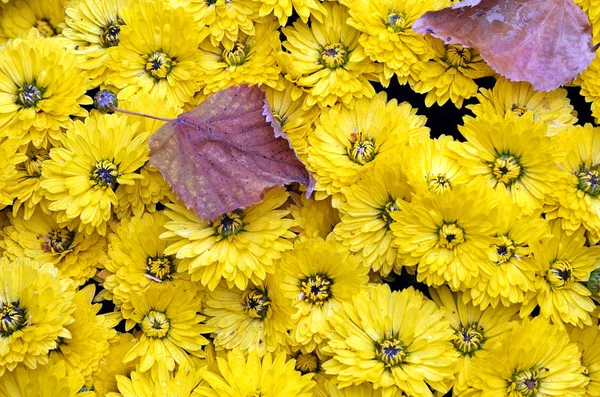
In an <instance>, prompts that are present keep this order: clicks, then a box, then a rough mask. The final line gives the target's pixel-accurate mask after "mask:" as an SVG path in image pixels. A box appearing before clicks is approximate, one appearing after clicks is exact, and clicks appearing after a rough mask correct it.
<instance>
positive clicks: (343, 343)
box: [323, 284, 458, 397]
mask: <svg viewBox="0 0 600 397" xmlns="http://www.w3.org/2000/svg"><path fill="white" fill-rule="evenodd" d="M353 295H355V297H354V299H353V300H352V301H348V302H346V303H345V304H344V310H342V311H336V312H334V314H333V319H332V326H333V330H334V333H333V334H332V335H331V339H330V340H329V342H328V350H330V351H331V353H333V357H332V358H331V359H330V360H328V361H327V362H326V363H324V364H323V367H324V368H325V371H326V372H327V373H328V374H333V375H336V376H337V378H336V380H337V381H338V382H339V386H340V387H346V386H350V385H360V384H361V383H363V382H370V383H371V384H372V385H373V387H374V388H376V389H379V388H383V389H384V395H387V393H386V392H387V390H388V389H390V391H391V390H395V389H397V388H399V389H400V390H402V391H403V392H404V393H406V394H407V395H409V396H414V397H417V396H418V397H432V396H433V395H434V394H433V392H432V389H433V390H435V391H438V392H442V393H445V392H447V391H448V390H449V386H448V381H452V380H453V379H454V372H455V367H456V363H457V360H458V354H457V353H456V351H455V349H454V347H453V345H452V340H453V330H452V328H451V327H450V323H449V322H448V320H447V319H445V318H444V312H443V311H442V310H439V309H438V307H437V306H436V305H435V303H433V302H432V301H430V300H429V299H427V298H426V297H425V296H424V295H423V294H422V293H421V292H418V291H415V290H414V289H413V288H408V289H405V290H403V291H400V292H391V290H390V287H389V286H388V285H387V284H383V285H378V286H376V287H371V288H368V289H365V290H363V291H362V292H361V293H359V294H356V292H354V294H353Z"/></svg>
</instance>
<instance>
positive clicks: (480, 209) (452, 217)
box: [390, 184, 497, 290]
mask: <svg viewBox="0 0 600 397" xmlns="http://www.w3.org/2000/svg"><path fill="white" fill-rule="evenodd" d="M496 202H497V199H496V196H495V195H494V192H493V191H491V189H488V188H486V187H485V186H484V185H483V184H474V185H473V186H466V185H459V186H455V187H453V188H452V189H451V190H447V191H445V192H443V193H442V194H440V195H436V194H433V193H430V194H428V195H425V196H422V197H413V199H412V201H411V203H410V204H408V203H406V202H403V201H397V204H398V208H399V209H400V211H394V212H392V214H391V215H392V218H394V220H395V221H396V222H394V223H392V224H391V225H390V227H391V229H392V231H393V232H394V235H395V236H396V244H397V246H398V251H399V252H400V253H401V254H403V255H404V256H405V258H404V261H405V265H407V266H413V265H418V267H417V280H418V281H421V282H425V283H427V285H430V286H440V285H442V284H444V283H447V284H448V285H449V286H450V287H451V288H452V289H454V290H459V289H463V288H470V287H473V286H474V285H476V284H477V282H478V278H479V277H481V276H483V275H488V276H489V275H490V274H491V269H490V267H491V266H492V264H491V262H490V260H489V258H488V255H489V252H490V251H491V249H490V245H491V244H493V242H494V240H493V239H492V237H490V235H489V233H490V232H491V230H492V225H491V223H490V222H489V220H488V217H489V213H490V212H491V211H492V210H493V209H494V207H495V205H496Z"/></svg>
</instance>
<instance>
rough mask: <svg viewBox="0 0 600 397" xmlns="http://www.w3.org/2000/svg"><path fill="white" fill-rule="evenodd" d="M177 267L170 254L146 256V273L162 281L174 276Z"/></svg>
mask: <svg viewBox="0 0 600 397" xmlns="http://www.w3.org/2000/svg"><path fill="white" fill-rule="evenodd" d="M174 271H175V267H174V266H173V260H172V258H171V257H169V256H159V255H157V256H149V257H147V258H146V274H147V275H149V276H151V277H154V278H155V279H158V280H160V281H165V280H168V279H170V278H171V277H172V275H173V272H174Z"/></svg>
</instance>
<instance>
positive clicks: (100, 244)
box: [0, 211, 106, 285]
mask: <svg viewBox="0 0 600 397" xmlns="http://www.w3.org/2000/svg"><path fill="white" fill-rule="evenodd" d="M0 245H2V247H3V248H4V249H5V252H4V255H5V256H7V257H8V258H10V259H12V260H15V259H16V258H29V259H31V260H33V261H36V262H38V263H52V264H53V265H54V266H55V267H56V268H57V269H58V277H59V278H70V279H72V280H73V281H74V282H75V283H76V284H77V285H81V284H84V283H85V282H86V281H87V280H88V279H90V278H92V277H94V276H95V275H96V271H97V270H98V269H97V268H100V267H103V264H104V261H105V260H106V256H105V250H106V239H105V238H104V237H102V236H100V235H99V234H98V233H96V232H95V231H94V232H93V233H91V234H84V233H81V232H78V231H76V230H71V229H69V228H67V227H61V226H60V225H59V224H58V223H57V222H56V220H55V219H54V216H53V215H52V214H45V213H44V212H42V211H36V212H35V213H34V215H33V216H32V217H31V218H30V219H29V220H25V219H24V218H23V217H22V216H21V215H20V214H17V215H16V216H15V215H12V216H10V226H8V227H6V228H5V229H4V240H3V241H2V242H0Z"/></svg>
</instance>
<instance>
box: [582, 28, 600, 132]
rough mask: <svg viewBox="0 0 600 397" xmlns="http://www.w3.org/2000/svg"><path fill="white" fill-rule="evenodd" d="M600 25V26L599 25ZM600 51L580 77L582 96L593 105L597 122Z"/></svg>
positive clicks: (598, 116) (599, 104) (598, 115)
mask: <svg viewBox="0 0 600 397" xmlns="http://www.w3.org/2000/svg"><path fill="white" fill-rule="evenodd" d="M597 25H600V24H597ZM599 54H600V49H598V50H596V57H595V58H594V60H593V61H592V63H591V64H590V65H589V66H588V67H587V69H585V70H584V71H583V72H581V74H580V75H579V80H580V85H581V95H583V96H584V97H585V100H586V101H587V102H591V103H592V115H593V116H594V118H595V119H596V121H598V120H600V58H599V57H598V55H599Z"/></svg>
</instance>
